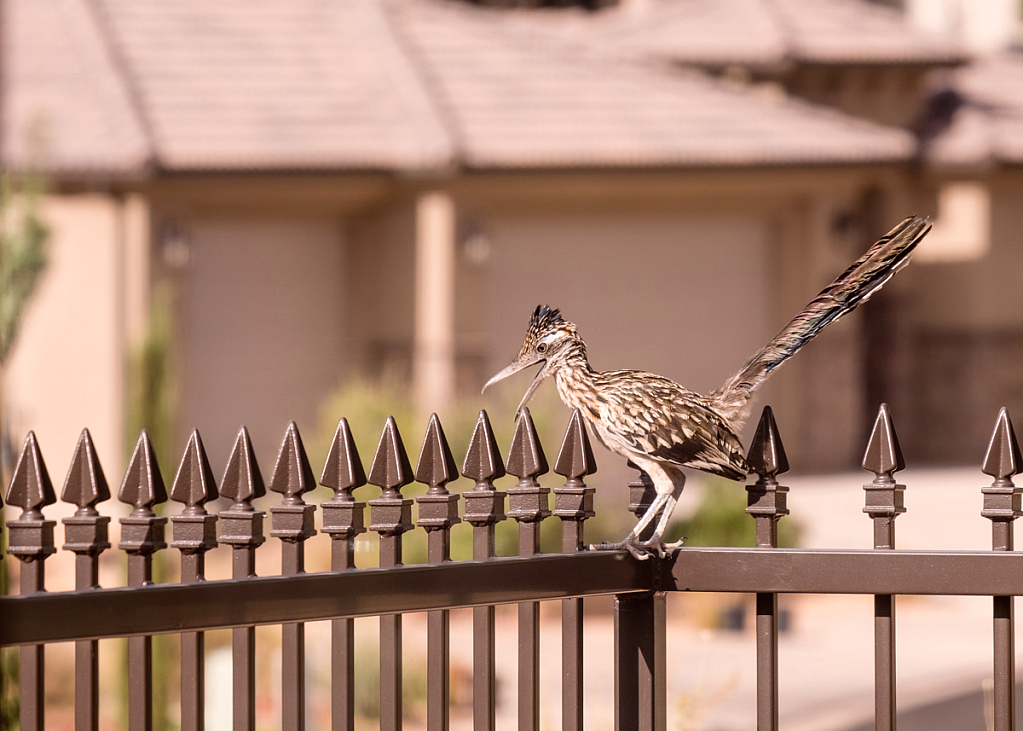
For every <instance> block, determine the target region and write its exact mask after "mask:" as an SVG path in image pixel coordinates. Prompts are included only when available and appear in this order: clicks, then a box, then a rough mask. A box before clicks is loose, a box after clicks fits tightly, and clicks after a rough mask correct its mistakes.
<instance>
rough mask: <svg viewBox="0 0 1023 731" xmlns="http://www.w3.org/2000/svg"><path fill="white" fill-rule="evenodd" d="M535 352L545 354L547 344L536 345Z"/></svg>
mask: <svg viewBox="0 0 1023 731" xmlns="http://www.w3.org/2000/svg"><path fill="white" fill-rule="evenodd" d="M536 352H537V353H546V352H547V343H540V344H539V345H537V346H536Z"/></svg>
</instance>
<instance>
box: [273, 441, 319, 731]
mask: <svg viewBox="0 0 1023 731" xmlns="http://www.w3.org/2000/svg"><path fill="white" fill-rule="evenodd" d="M315 488H316V478H315V477H313V471H312V468H311V467H310V466H309V458H308V457H307V456H306V453H305V447H304V446H303V445H302V436H301V435H300V434H299V433H298V425H296V424H295V422H293V421H292V422H289V423H288V429H287V431H286V432H285V434H284V442H283V443H282V444H281V450H280V452H278V454H277V463H276V464H275V465H274V471H273V475H271V477H270V489H271V490H273V491H274V492H276V493H279V494H280V495H281V496H282V499H281V502H279V503H278V504H277V505H272V506H271V507H270V522H271V530H270V535H271V536H272V537H274V538H280V539H281V573H282V574H284V575H295V574H301V573H304V572H305V541H306V540H307V539H308V538H311V537H312V536H314V535H316V529H315V528H314V527H313V513H314V512H315V511H316V506H315V505H310V504H309V503H307V502H305V501H303V500H302V496H303V495H304V494H305V493H307V492H310V491H312V490H314V489H315ZM281 720H282V727H283V728H284V731H303V729H305V625H304V624H303V623H301V622H292V623H288V624H285V625H282V626H281Z"/></svg>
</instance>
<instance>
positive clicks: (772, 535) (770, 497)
mask: <svg viewBox="0 0 1023 731" xmlns="http://www.w3.org/2000/svg"><path fill="white" fill-rule="evenodd" d="M746 463H747V464H748V465H749V467H750V469H751V470H753V472H754V473H755V474H756V475H757V481H756V482H755V483H753V484H751V485H746V513H747V514H749V515H752V516H753V519H754V520H755V521H756V539H757V545H758V546H760V547H763V548H775V547H777V545H778V521H779V520H780V519H781V518H782V517H784V516H786V515H788V514H789V509H788V492H789V489H788V488H787V487H785V486H784V485H779V484H778V480H777V476H778V475H780V474H783V473H785V472H788V471H789V460H788V458H787V457H786V456H785V447H784V446H783V445H782V443H781V435H780V434H779V433H778V424H777V422H776V421H775V420H774V412H773V411H772V410H771V407H770V406H765V407H764V410H763V412H762V413H761V414H760V422H759V423H758V424H757V430H756V432H755V433H754V434H753V441H751V442H750V445H749V454H748V455H747V456H746Z"/></svg>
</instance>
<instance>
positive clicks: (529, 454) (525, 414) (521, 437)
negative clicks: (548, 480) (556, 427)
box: [507, 407, 550, 480]
mask: <svg viewBox="0 0 1023 731" xmlns="http://www.w3.org/2000/svg"><path fill="white" fill-rule="evenodd" d="M507 470H508V472H509V473H510V474H513V475H515V476H516V477H518V478H522V479H524V478H527V477H528V478H532V479H534V480H535V479H536V478H537V477H539V476H540V475H544V474H547V473H548V472H550V467H549V466H548V464H547V455H545V454H544V451H543V445H541V444H540V438H539V437H538V436H537V434H536V426H535V425H534V424H533V417H532V415H531V414H530V413H529V409H528V408H526V407H523V408H522V411H521V412H520V413H519V418H518V419H517V420H516V422H515V433H514V434H513V435H512V440H511V447H510V448H509V449H508V464H507Z"/></svg>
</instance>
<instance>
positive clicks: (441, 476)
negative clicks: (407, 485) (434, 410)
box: [416, 414, 458, 495]
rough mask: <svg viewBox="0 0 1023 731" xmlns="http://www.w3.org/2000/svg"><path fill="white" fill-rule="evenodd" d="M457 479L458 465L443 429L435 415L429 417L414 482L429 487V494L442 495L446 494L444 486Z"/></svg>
mask: <svg viewBox="0 0 1023 731" xmlns="http://www.w3.org/2000/svg"><path fill="white" fill-rule="evenodd" d="M457 479H458V465H457V464H455V458H454V457H453V456H452V454H451V448H450V447H449V446H448V440H447V437H445V436H444V427H442V426H441V424H440V419H439V418H438V417H437V415H436V414H432V415H431V416H430V423H429V424H428V425H427V427H426V436H425V437H424V438H423V450H422V451H421V452H420V453H419V463H418V464H417V465H416V482H421V483H423V484H424V485H429V486H430V489H429V494H436V495H443V494H445V493H446V492H447V490H445V489H444V486H445V485H446V484H448V483H449V482H451V481H452V480H457Z"/></svg>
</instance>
